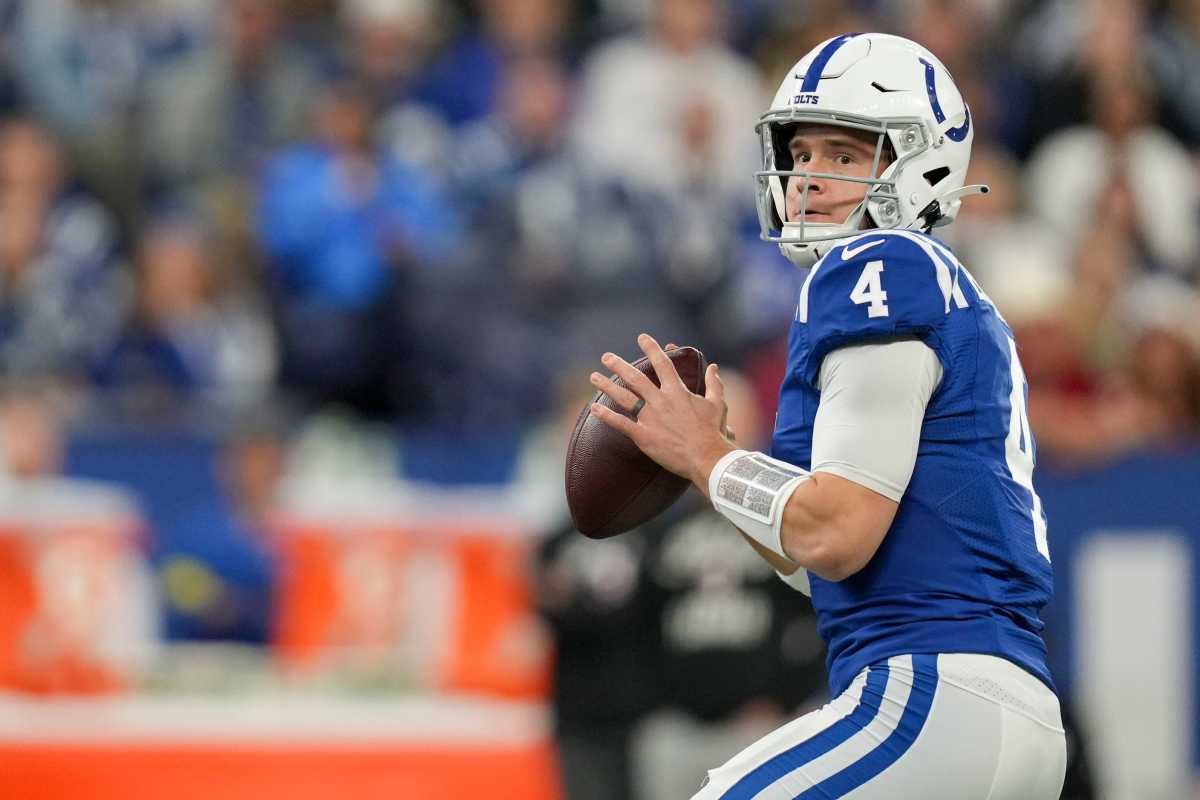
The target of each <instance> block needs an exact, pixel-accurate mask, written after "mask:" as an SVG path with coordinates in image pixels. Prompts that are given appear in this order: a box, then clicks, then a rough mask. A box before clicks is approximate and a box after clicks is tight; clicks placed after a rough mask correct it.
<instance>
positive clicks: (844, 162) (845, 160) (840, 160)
mask: <svg viewBox="0 0 1200 800" xmlns="http://www.w3.org/2000/svg"><path fill="white" fill-rule="evenodd" d="M833 160H834V162H835V163H837V165H838V166H841V167H848V166H850V165H851V164H853V163H854V156H852V155H850V154H849V153H838V154H837V155H836V156H834V159H833Z"/></svg>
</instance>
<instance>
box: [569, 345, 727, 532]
mask: <svg viewBox="0 0 1200 800" xmlns="http://www.w3.org/2000/svg"><path fill="white" fill-rule="evenodd" d="M667 356H668V357H669V358H670V359H671V362H672V363H673V364H674V365H675V369H676V371H678V372H679V377H680V378H682V379H683V384H684V385H685V386H687V387H688V389H690V390H691V391H692V392H694V393H696V394H704V369H705V361H704V354H703V353H701V352H700V351H699V350H697V349H696V348H694V347H679V348H676V349H674V350H669V351H668V352H667ZM633 366H635V367H637V368H638V370H640V371H641V372H642V373H643V374H644V375H647V376H649V378H650V380H652V381H654V385H655V386H657V385H658V376H657V375H656V374H655V373H654V367H653V366H652V365H651V364H650V360H649V359H646V358H642V359H640V360H638V361H635V362H634V364H633ZM616 381H617V383H618V384H620V385H622V386H624V385H625V382H624V381H622V380H621V379H620V378H617V379H616ZM591 402H592V403H594V402H599V403H602V404H603V405H606V406H608V407H609V408H616V405H615V404H614V403H613V401H612V400H611V399H610V398H609V397H608V395H606V394H604V393H603V392H596V394H595V396H594V397H593V398H592V401H591ZM617 410H618V411H620V412H621V413H625V411H624V409H617ZM689 485H690V482H689V481H688V480H687V479H686V478H681V477H679V476H678V475H675V474H674V473H671V472H668V471H667V470H665V469H663V468H662V467H660V466H659V465H658V464H656V463H655V462H654V461H653V460H652V459H651V458H650V457H649V456H647V455H646V454H645V453H643V452H642V451H641V450H639V449H638V446H637V445H636V444H634V443H633V440H632V439H630V438H629V437H628V436H626V435H625V434H623V433H620V432H619V431H616V430H614V429H612V428H610V427H608V426H607V425H605V424H604V423H603V422H601V421H600V420H599V419H598V418H597V417H595V416H594V415H593V414H592V413H591V403H588V404H587V405H586V406H584V408H583V411H582V412H581V413H580V415H579V421H578V422H576V423H575V431H574V433H572V434H571V443H570V445H569V446H568V447H567V505H568V506H569V507H570V509H571V519H572V520H573V521H574V522H575V527H576V528H577V529H578V530H579V532H580V533H582V534H584V535H585V536H589V537H591V538H593V539H607V538H608V537H610V536H616V535H617V534H619V533H624V532H625V531H628V530H631V529H633V528H636V527H637V526H638V525H641V524H642V523H644V522H647V521H649V520H651V519H653V518H654V517H657V516H658V515H659V514H661V513H662V512H663V511H666V510H667V508H669V507H670V506H671V504H672V503H674V502H675V501H676V500H678V499H679V497H680V495H682V494H683V493H684V492H685V491H686V490H687V488H688V486H689Z"/></svg>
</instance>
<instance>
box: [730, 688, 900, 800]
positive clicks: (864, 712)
mask: <svg viewBox="0 0 1200 800" xmlns="http://www.w3.org/2000/svg"><path fill="white" fill-rule="evenodd" d="M887 680H888V668H887V664H881V665H879V666H878V667H869V668H868V670H867V685H866V686H865V687H864V688H863V692H862V697H861V698H860V699H859V701H858V705H857V706H856V707H855V709H854V710H853V711H852V712H850V714H849V715H847V716H845V717H843V718H842V719H840V720H838V721H837V722H835V723H834V724H832V725H830V726H829V727H828V728H826V729H825V730H823V731H821V732H820V733H818V734H817V735H816V736H813V737H812V738H811V739H806V740H805V741H803V742H801V743H800V744H798V745H796V746H795V747H792V748H790V749H788V750H784V751H783V752H782V753H779V754H777V755H775V756H772V757H771V758H769V759H767V760H766V761H765V762H763V763H762V764H760V765H759V766H757V767H755V768H754V769H752V770H751V771H750V772H747V773H746V774H745V775H743V776H742V778H741V780H739V781H738V782H737V783H735V784H734V785H733V786H731V787H729V789H728V790H727V791H726V792H725V794H723V795H721V798H720V800H751V798H753V797H754V795H756V794H758V793H759V792H761V791H762V790H763V789H765V788H767V787H768V786H770V785H771V784H772V783H774V782H775V781H777V780H779V779H780V778H782V777H784V776H785V775H787V774H788V773H789V772H792V771H793V770H796V769H799V768H800V767H802V766H804V765H805V764H807V763H809V762H810V761H813V760H814V759H817V758H820V757H821V756H823V755H825V754H826V753H828V752H829V751H830V750H833V749H834V748H835V747H837V746H838V745H840V744H841V743H842V742H844V741H846V740H847V739H849V738H850V737H851V736H853V735H854V734H856V733H858V732H859V731H860V730H862V729H863V728H865V727H867V725H868V724H869V723H870V722H871V720H873V719H875V715H876V714H878V713H879V705H880V703H881V702H882V701H883V690H884V689H886V688H887Z"/></svg>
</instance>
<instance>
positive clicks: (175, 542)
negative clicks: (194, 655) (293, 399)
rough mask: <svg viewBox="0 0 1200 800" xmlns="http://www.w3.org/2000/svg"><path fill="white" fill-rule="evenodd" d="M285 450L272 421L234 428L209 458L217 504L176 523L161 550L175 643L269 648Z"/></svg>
mask: <svg viewBox="0 0 1200 800" xmlns="http://www.w3.org/2000/svg"><path fill="white" fill-rule="evenodd" d="M284 449H285V445H284V440H283V436H282V431H281V430H280V429H279V427H278V424H277V423H276V422H275V421H274V420H272V419H270V418H269V417H266V416H263V415H261V414H260V415H256V416H255V417H254V418H253V419H250V418H243V419H240V420H236V421H235V422H234V427H233V430H232V431H230V433H229V434H228V436H227V437H226V439H225V441H224V442H222V444H221V446H220V447H219V449H218V450H217V451H216V453H215V456H214V462H213V465H212V467H213V469H214V470H215V472H216V478H217V495H216V497H213V498H204V499H206V500H207V501H208V504H207V505H206V507H204V508H199V507H197V508H193V509H190V510H189V513H187V514H185V515H182V516H179V517H178V518H177V525H176V526H175V527H174V529H173V530H171V531H170V532H169V536H170V541H169V543H167V542H164V543H163V545H160V551H159V558H158V560H159V573H160V576H161V579H162V584H163V593H164V596H165V599H166V603H167V613H168V617H167V623H168V633H169V635H170V636H171V637H172V638H177V639H217V640H234V641H244V642H251V643H257V644H265V643H267V642H268V641H269V640H270V636H271V630H272V624H273V619H274V617H273V614H274V602H273V601H274V596H275V591H274V585H275V561H274V556H273V553H272V549H271V544H270V541H269V538H268V536H269V531H270V529H271V513H272V511H273V509H274V508H275V500H276V492H277V488H278V486H279V483H280V480H281V477H282V473H283V464H284V461H285V453H284ZM191 499H192V500H193V501H199V500H201V498H196V497H193V498H191ZM162 533H163V534H164V536H165V535H166V534H167V532H166V531H164V532H162Z"/></svg>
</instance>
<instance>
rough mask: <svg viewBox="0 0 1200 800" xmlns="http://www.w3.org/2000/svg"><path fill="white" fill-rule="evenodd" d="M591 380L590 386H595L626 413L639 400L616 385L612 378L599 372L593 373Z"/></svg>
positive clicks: (622, 387)
mask: <svg viewBox="0 0 1200 800" xmlns="http://www.w3.org/2000/svg"><path fill="white" fill-rule="evenodd" d="M591 380H592V386H595V387H596V388H597V389H599V390H600V391H602V392H604V393H605V394H606V395H608V396H609V397H611V398H612V401H613V402H614V403H616V404H617V406H618V407H620V408H623V409H625V410H626V411H628V410H629V409H631V408H633V404H634V403H636V402H637V401H638V400H640V399H641V398H639V397H638V396H637V395H636V394H634V393H633V392H631V391H629V390H628V389H626V388H625V387H624V386H621V385H620V384H618V383H617V382H616V381H614V380H613V379H612V378H609V377H608V376H606V375H601V374H600V373H599V372H593V373H592V376H591Z"/></svg>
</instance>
